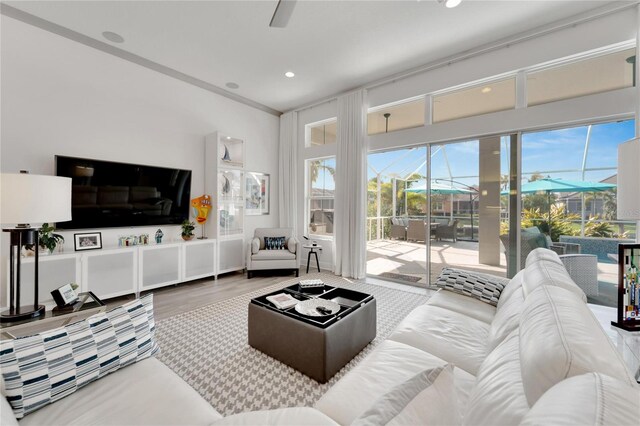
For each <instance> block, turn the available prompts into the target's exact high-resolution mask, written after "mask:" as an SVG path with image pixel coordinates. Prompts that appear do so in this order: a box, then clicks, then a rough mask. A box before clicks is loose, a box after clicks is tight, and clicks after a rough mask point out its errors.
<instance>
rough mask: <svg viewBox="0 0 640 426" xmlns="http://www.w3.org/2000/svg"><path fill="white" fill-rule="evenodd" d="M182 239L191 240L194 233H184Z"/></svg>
mask: <svg viewBox="0 0 640 426" xmlns="http://www.w3.org/2000/svg"><path fill="white" fill-rule="evenodd" d="M182 239H183V240H185V241H191V239H193V235H183V236H182Z"/></svg>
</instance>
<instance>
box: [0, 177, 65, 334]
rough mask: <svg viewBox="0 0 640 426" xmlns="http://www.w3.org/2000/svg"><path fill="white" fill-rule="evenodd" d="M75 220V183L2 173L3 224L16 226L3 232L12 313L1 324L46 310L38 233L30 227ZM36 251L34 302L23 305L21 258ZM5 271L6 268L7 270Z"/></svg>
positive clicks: (0, 315)
mask: <svg viewBox="0 0 640 426" xmlns="http://www.w3.org/2000/svg"><path fill="white" fill-rule="evenodd" d="M67 220H71V179H70V178H63V177H57V176H42V175H31V174H29V173H28V172H26V171H21V172H20V173H2V175H1V176H0V223H1V224H3V225H15V226H14V227H9V228H3V229H2V231H3V232H8V233H9V234H10V246H9V248H10V250H9V310H7V311H4V312H2V313H0V321H2V322H5V321H19V320H24V319H27V318H33V317H37V316H40V315H42V314H43V313H44V306H43V305H40V304H38V229H37V228H32V227H31V226H30V225H29V224H30V223H36V224H40V223H44V222H62V221H67ZM25 245H32V246H33V247H34V253H35V258H34V282H33V286H34V300H33V304H32V305H26V306H21V305H20V285H21V283H20V278H21V265H20V257H21V253H22V247H23V246H25ZM3 269H4V268H3Z"/></svg>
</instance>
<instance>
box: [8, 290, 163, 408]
mask: <svg viewBox="0 0 640 426" xmlns="http://www.w3.org/2000/svg"><path fill="white" fill-rule="evenodd" d="M154 334H155V323H154V320H153V294H149V295H147V296H145V297H143V298H141V299H137V300H134V301H132V302H129V303H126V304H124V305H122V306H119V307H117V308H115V309H113V310H111V311H109V312H105V313H99V314H96V315H93V316H90V317H89V318H87V319H85V320H82V321H79V322H76V323H73V324H70V325H67V326H64V327H59V328H55V329H52V330H48V331H45V332H43V333H40V334H36V335H33V336H27V337H20V338H17V339H14V340H4V341H2V342H0V371H1V372H2V377H3V379H4V389H2V392H3V394H4V395H5V396H6V398H7V401H9V404H11V407H12V408H13V413H14V415H15V417H16V418H18V419H21V418H23V417H24V416H25V415H27V414H29V413H31V412H33V411H36V410H38V409H39V408H42V407H44V406H45V405H47V404H50V403H53V402H55V401H57V400H59V399H61V398H64V397H65V396H67V395H69V394H71V393H73V392H75V391H76V390H78V389H80V388H81V387H83V386H85V385H87V384H89V383H91V382H92V381H94V380H97V379H99V378H101V377H104V376H105V375H107V374H109V373H112V372H114V371H116V370H118V369H120V368H123V367H125V366H127V365H130V364H132V363H135V362H137V361H140V360H143V359H145V358H148V357H150V356H152V355H154V354H155V353H156V352H157V351H158V346H157V345H156V343H155V339H154Z"/></svg>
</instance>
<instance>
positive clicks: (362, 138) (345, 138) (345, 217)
mask: <svg viewBox="0 0 640 426" xmlns="http://www.w3.org/2000/svg"><path fill="white" fill-rule="evenodd" d="M366 117H367V108H366V105H365V99H364V92H363V91H362V90H359V91H357V92H354V93H350V94H347V95H344V96H340V97H339V98H338V135H337V141H336V142H337V155H336V192H335V214H334V216H335V226H334V232H333V235H334V244H335V250H334V253H335V274H336V275H342V276H343V277H353V278H364V276H365V274H366V260H367V250H366V241H365V226H366V216H367V214H366V213H367V191H366V189H367V145H366V144H367V138H366V130H365V129H366Z"/></svg>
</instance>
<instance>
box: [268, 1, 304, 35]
mask: <svg viewBox="0 0 640 426" xmlns="http://www.w3.org/2000/svg"><path fill="white" fill-rule="evenodd" d="M296 2H297V0H279V1H278V5H277V6H276V10H275V12H273V16H272V17H271V22H269V26H270V27H272V28H284V27H286V26H287V24H288V23H289V18H291V14H292V13H293V9H294V8H295V7H296Z"/></svg>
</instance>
